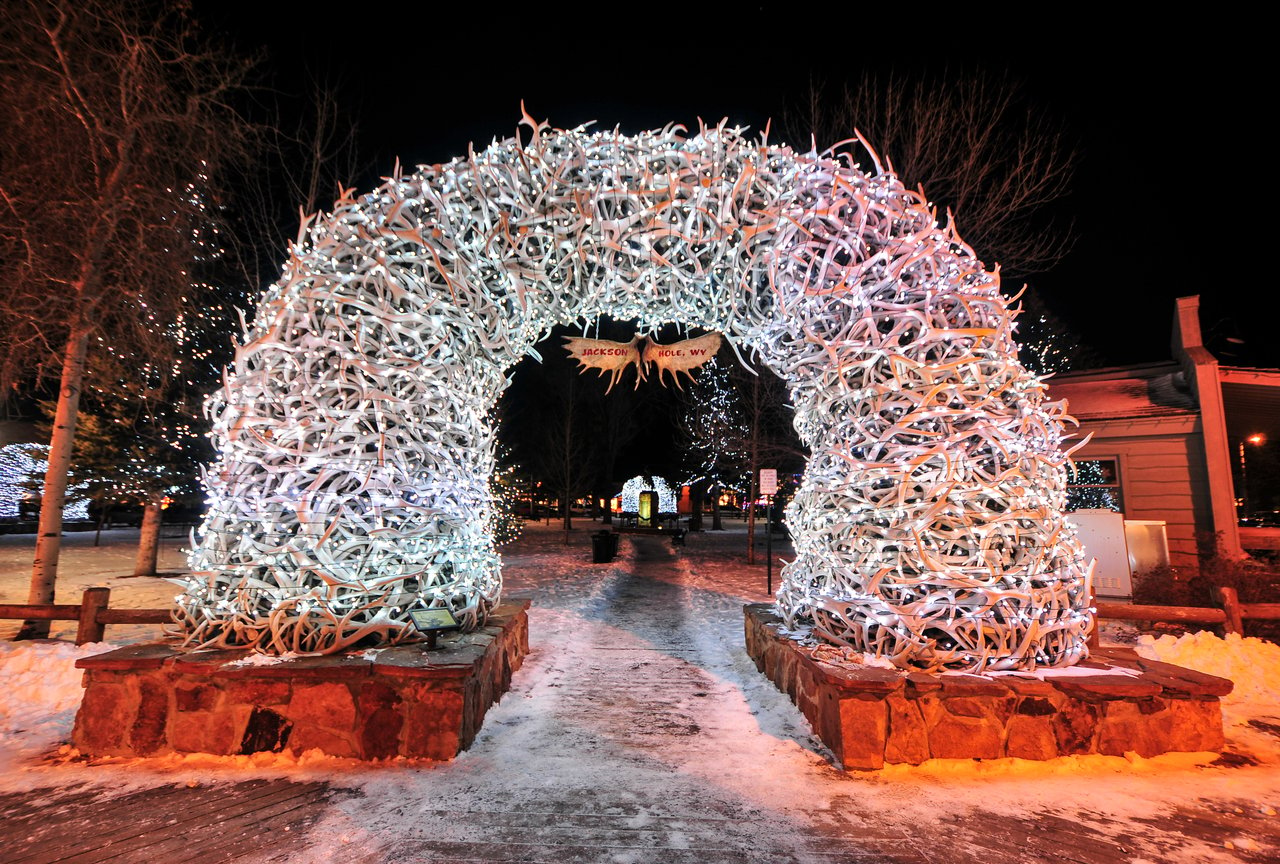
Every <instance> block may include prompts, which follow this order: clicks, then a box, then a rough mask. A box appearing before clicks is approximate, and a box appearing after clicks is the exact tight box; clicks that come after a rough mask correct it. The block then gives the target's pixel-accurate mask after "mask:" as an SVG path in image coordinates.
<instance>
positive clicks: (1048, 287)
mask: <svg viewBox="0 0 1280 864" xmlns="http://www.w3.org/2000/svg"><path fill="white" fill-rule="evenodd" d="M307 8H308V7H304V6H301V5H300V4H276V5H273V6H271V7H270V8H269V9H267V10H264V9H263V8H262V6H261V4H256V5H253V6H251V5H250V4H248V3H244V2H240V0H233V2H228V3H221V2H220V3H218V4H213V3H211V2H209V3H198V4H197V13H198V14H199V15H201V16H203V20H204V23H205V24H206V25H213V27H214V29H216V30H217V31H218V32H220V33H221V34H223V35H224V36H225V37H227V38H229V39H230V40H232V41H233V42H234V43H235V44H236V45H237V47H238V48H240V49H241V50H243V51H250V50H253V49H256V48H261V49H263V50H264V52H265V57H266V62H267V64H268V65H269V67H270V69H271V72H272V75H274V76H276V77H277V78H278V79H279V86H280V87H281V88H282V89H283V90H286V91H288V90H294V91H295V92H302V91H303V89H304V87H305V82H306V78H307V75H308V74H310V75H314V76H318V77H322V78H327V79H329V80H332V81H335V82H337V83H338V86H339V96H340V99H341V100H342V103H343V105H344V106H345V107H346V109H347V110H349V111H350V112H351V114H352V116H354V117H355V118H356V120H355V122H356V123H357V125H358V131H359V135H360V139H361V142H362V150H363V152H362V156H363V157H364V158H365V159H366V160H368V162H369V163H370V164H371V167H370V168H369V170H367V171H366V172H364V176H362V177H361V178H360V179H359V188H361V189H368V188H372V187H373V186H374V185H375V184H376V183H377V182H378V178H379V177H381V176H386V175H389V174H390V173H391V171H392V167H393V166H394V164H395V163H396V161H397V160H399V162H400V163H401V164H402V165H405V166H414V165H418V164H432V163H437V162H444V161H448V160H449V159H450V158H452V157H454V156H461V155H465V153H466V152H467V148H468V146H469V145H474V146H475V147H476V148H477V149H480V148H483V147H485V146H487V145H488V144H489V142H490V141H491V140H493V139H495V138H496V139H499V140H500V139H503V138H507V137H511V136H512V135H514V134H516V130H517V127H518V124H519V121H520V107H521V102H522V101H523V103H524V105H525V106H526V108H527V110H528V112H529V113H530V114H531V115H532V116H534V117H536V118H537V119H539V120H543V119H546V120H549V121H550V123H551V124H552V125H553V126H555V127H559V128H572V127H574V126H577V125H580V124H583V123H587V122H590V121H595V122H596V125H597V127H598V128H613V127H614V126H619V127H620V128H621V129H622V131H624V132H638V131H641V130H645V129H650V128H658V127H661V126H664V125H666V124H668V123H678V124H681V125H684V126H686V127H688V128H691V129H696V128H697V123H698V121H699V118H701V119H702V120H703V121H705V122H707V123H708V124H714V123H717V122H719V121H720V120H721V119H722V118H727V119H728V120H729V122H730V124H739V125H744V126H748V127H750V128H751V129H752V130H753V132H754V133H756V134H758V133H759V132H761V131H763V129H764V128H765V125H766V123H770V122H772V131H771V140H779V137H780V132H779V129H780V127H781V118H782V116H783V114H784V113H785V110H786V108H787V106H788V105H789V104H794V103H795V101H796V100H798V99H800V98H802V97H803V96H804V94H805V93H806V91H807V89H808V87H809V85H810V82H811V81H812V82H825V86H826V87H827V88H828V90H829V91H838V90H839V89H840V88H841V87H843V86H844V85H845V83H846V82H850V81H854V80H857V79H858V78H859V76H860V75H862V74H863V73H864V72H871V73H876V74H880V75H884V74H889V73H895V74H902V75H906V76H908V77H912V78H916V77H920V76H930V75H945V74H948V73H949V72H950V71H952V70H980V71H984V72H989V73H992V74H1005V73H1007V74H1008V75H1010V76H1011V77H1012V78H1014V79H1016V80H1018V81H1019V82H1021V83H1022V85H1023V86H1024V87H1025V89H1026V92H1027V94H1028V96H1029V98H1031V99H1032V100H1033V102H1034V104H1035V106H1036V108H1037V109H1038V110H1041V111H1043V112H1044V114H1045V115H1046V116H1048V117H1049V118H1051V119H1053V120H1056V121H1059V122H1061V123H1062V124H1063V125H1064V126H1065V127H1066V128H1067V130H1068V131H1069V134H1070V135H1071V136H1072V137H1074V138H1075V140H1076V141H1077V142H1078V145H1079V160H1078V163H1077V168H1076V178H1075V182H1074V184H1073V191H1072V193H1071V195H1070V196H1069V197H1068V198H1067V199H1066V200H1065V201H1063V202H1062V203H1061V205H1060V206H1058V207H1057V208H1056V210H1055V215H1056V216H1057V217H1058V218H1061V219H1063V220H1067V221H1070V222H1072V223H1074V225H1075V226H1076V231H1075V245H1074V248H1073V249H1072V250H1071V251H1070V252H1069V253H1068V254H1067V256H1066V257H1065V258H1064V259H1063V260H1062V261H1060V262H1059V263H1058V264H1057V265H1056V266H1054V267H1052V269H1050V270H1049V271H1048V272H1044V273H1038V274H1033V275H1031V276H1030V277H1028V278H1027V279H1026V280H1025V281H1026V282H1027V283H1029V284H1030V286H1031V287H1032V288H1033V289H1034V290H1036V291H1037V292H1038V293H1040V294H1041V296H1042V297H1043V298H1044V299H1045V301H1046V302H1047V303H1048V305H1049V306H1050V308H1051V309H1052V310H1053V311H1054V312H1055V313H1057V314H1058V315H1059V316H1060V317H1061V318H1062V319H1063V320H1064V321H1065V322H1066V323H1067V324H1068V325H1069V326H1070V327H1071V328H1073V329H1074V330H1075V331H1076V332H1078V333H1079V334H1080V336H1081V337H1082V338H1083V339H1084V340H1085V341H1086V342H1087V343H1088V344H1090V345H1091V346H1092V347H1093V348H1094V349H1095V350H1097V352H1098V353H1099V355H1101V357H1102V360H1103V363H1104V364H1105V365H1118V364H1128V363H1141V362H1158V361H1161V360H1165V359H1168V358H1169V356H1170V352H1169V344H1168V343H1169V335H1170V323H1171V321H1172V316H1173V306H1174V303H1173V301H1174V298H1176V297H1181V296H1188V295H1192V294H1198V295H1200V297H1201V305H1202V323H1203V327H1204V330H1205V334H1206V338H1207V339H1209V338H1213V339H1216V340H1217V343H1216V347H1218V348H1222V347H1225V346H1228V345H1232V346H1235V349H1236V354H1235V355H1234V356H1231V355H1224V356H1221V359H1222V361H1223V362H1224V363H1226V364H1228V365H1253V366H1269V367H1277V366H1280V340H1274V339H1272V338H1271V337H1270V335H1269V330H1270V319H1271V318H1272V317H1273V315H1274V312H1275V304H1274V302H1268V303H1267V305H1266V306H1265V307H1259V306H1258V305H1257V304H1258V303H1259V302H1260V300H1261V298H1259V297H1258V296H1257V295H1258V291H1257V290H1254V291H1253V292H1251V293H1250V292H1247V291H1245V290H1243V289H1241V288H1239V287H1237V286H1236V284H1235V279H1236V278H1238V277H1236V276H1235V275H1234V274H1230V273H1229V272H1228V271H1226V270H1225V268H1224V267H1222V265H1221V264H1219V265H1218V266H1217V267H1210V266H1209V265H1208V264H1207V263H1206V262H1205V261H1204V260H1202V258H1207V257H1208V252H1209V249H1208V248H1207V247H1208V245H1209V243H1213V244H1215V245H1222V244H1228V246H1229V244H1230V242H1231V241H1230V240H1229V239H1228V238H1227V237H1225V236H1221V235H1220V232H1221V230H1222V229H1223V228H1225V227H1226V226H1228V225H1230V226H1232V227H1233V228H1234V226H1235V225H1236V224H1237V221H1238V217H1236V215H1235V214H1234V213H1233V212H1231V211H1230V209H1229V208H1232V207H1235V206H1237V205H1236V204H1235V202H1234V201H1233V200H1231V199H1230V198H1229V197H1226V196H1223V197H1221V198H1220V197H1219V196H1217V194H1216V189H1214V188H1210V187H1216V186H1219V185H1221V184H1223V183H1226V184H1227V185H1228V186H1230V185H1233V184H1236V183H1239V182H1240V181H1238V180H1235V179H1234V178H1235V177H1236V176H1237V175H1239V174H1243V173H1245V172H1244V171H1243V170H1242V169H1241V168H1239V167H1236V166H1250V165H1254V164H1258V160H1259V159H1260V158H1261V155H1260V153H1255V152H1254V150H1255V149H1256V144H1255V143H1254V137H1255V136H1253V134H1252V129H1251V126H1250V125H1249V123H1250V116H1249V115H1248V114H1247V113H1243V112H1235V111H1232V110H1230V109H1229V102H1228V95H1227V94H1230V93H1231V92H1233V91H1235V90H1236V89H1238V87H1237V85H1236V84H1235V82H1233V81H1232V76H1233V73H1234V72H1235V71H1236V69H1235V67H1236V65H1237V64H1240V65H1243V61H1237V60H1235V59H1234V58H1230V57H1229V54H1228V51H1227V49H1226V47H1225V46H1226V45H1227V42H1228V40H1227V39H1226V38H1224V37H1220V36H1218V35H1217V34H1215V33H1214V32H1213V31H1214V26H1213V25H1212V24H1204V23H1203V22H1197V23H1196V24H1195V25H1194V28H1195V29H1194V30H1193V25H1192V24H1191V23H1190V22H1168V21H1166V22H1162V24H1161V27H1162V28H1163V29H1162V32H1161V35H1159V36H1157V35H1156V34H1155V33H1154V32H1153V31H1151V30H1150V29H1149V28H1147V27H1146V26H1145V25H1142V24H1140V23H1135V24H1131V25H1122V24H1118V23H1117V22H1114V21H1108V22H1107V23H1106V26H1105V27H1104V26H1101V25H1100V24H1099V23H1098V22H1094V21H1089V20H1080V21H1063V22H1056V23H1055V26H1054V28H1053V30H1052V32H1048V33H1047V32H1045V31H1044V30H1043V29H1042V28H1032V27H1030V26H1025V25H1021V24H1018V23H1009V22H999V23H996V22H992V21H983V20H968V21H954V22H953V21H948V22H947V24H946V27H945V28H942V27H940V26H938V25H937V24H934V23H932V22H930V24H929V26H927V27H915V28H913V27H912V26H911V25H910V24H904V25H903V27H904V29H905V30H906V31H907V32H904V33H902V34H900V35H899V36H896V37H891V36H888V35H885V36H874V37H873V36H872V33H871V32H869V31H873V32H877V33H878V32H883V31H885V30H887V29H888V28H886V27H885V26H884V25H872V24H870V23H869V22H866V21H862V20H858V19H855V18H854V17H853V16H851V15H850V14H849V13H847V12H844V11H840V10H830V9H825V8H824V9H821V11H820V13H819V12H817V11H815V12H812V13H805V12H800V13H796V12H795V11H794V7H792V6H780V5H778V4H768V3H765V4H756V5H754V6H753V7H751V9H749V10H747V11H742V10H739V9H736V8H735V9H733V11H720V10H715V9H712V10H706V9H705V8H703V9H700V10H698V11H688V10H680V12H679V14H678V15H677V16H675V17H674V18H673V19H672V20H670V21H668V20H666V19H664V18H662V17H661V16H658V15H655V14H648V15H646V16H640V19H638V20H637V24H636V26H635V27H634V28H632V29H630V30H628V29H627V28H625V27H623V26H620V25H614V24H612V23H609V22H605V21H597V20H596V19H594V18H592V17H591V13H590V12H580V13H577V14H575V13H574V11H573V10H559V11H557V12H556V13H555V16H554V17H553V18H549V19H538V20H520V21H512V20H508V19H503V18H498V17H483V16H480V15H475V14H464V13H461V12H456V11H455V12H432V13H431V14H430V15H428V16H421V17H411V18H407V19H406V18H404V17H400V16H393V15H385V16H379V17H372V16H361V15H358V14H357V15H352V16H349V17H348V18H346V19H344V20H343V22H342V26H341V32H340V35H339V36H337V37H336V38H335V36H334V33H335V30H334V25H333V21H332V19H331V18H328V17H324V18H317V17H314V16H310V15H308V14H306V12H305V10H306V9H307ZM293 9H297V10H300V11H299V14H297V15H289V12H290V10H293ZM641 19H642V20H641ZM944 30H945V32H942V31H944ZM832 34H835V35H834V36H833V35H832ZM1233 38H1235V37H1233ZM842 39H844V40H845V41H842ZM846 44H847V47H846ZM446 52H447V53H446ZM467 52H471V53H472V54H473V55H474V57H475V61H474V63H473V64H472V65H471V66H464V65H462V64H461V63H460V62H459V61H458V60H457V59H454V58H455V57H456V56H458V55H459V54H461V55H462V56H466V55H467ZM1206 91H1208V92H1213V93H1218V92H1220V93H1222V94H1223V95H1222V96H1221V97H1220V98H1221V105H1220V107H1221V108H1222V109H1223V110H1221V111H1219V112H1217V113H1206V112H1198V114H1197V116H1212V120H1213V124H1214V125H1213V128H1212V138H1211V139H1210V138H1209V136H1208V132H1207V130H1202V129H1196V128H1192V127H1189V126H1188V125H1187V118H1188V116H1189V114H1190V112H1189V110H1188V107H1189V100H1190V99H1193V98H1197V97H1194V96H1193V95H1192V94H1197V93H1203V92H1206ZM1217 142H1229V143H1230V145H1231V146H1230V147H1225V148H1217V146H1216V145H1217ZM789 143H791V144H793V145H794V146H797V147H803V148H805V149H807V146H808V142H796V141H792V142H789ZM872 143H873V145H874V143H875V142H872ZM1210 148H1215V149H1214V152H1213V153H1212V154H1211V153H1210V152H1209V151H1210ZM885 155H887V156H889V157H890V158H892V154H891V153H890V154H885ZM1206 163H1208V164H1206ZM1210 169H1212V170H1210ZM1216 175H1223V177H1224V179H1219V178H1218V177H1217V176H1216ZM1225 178H1231V179H1225ZM926 191H927V190H926ZM1196 220H1204V225H1203V226H1200V225H1197V224H1195V221H1196ZM959 227H960V230H961V234H962V235H963V233H964V224H963V216H961V217H960V219H959ZM1202 234H1203V235H1204V236H1205V238H1206V240H1207V241H1208V242H1206V243H1204V245H1205V246H1206V249H1205V250H1204V251H1202V250H1201V248H1200V247H1201V245H1202V241H1201V239H1200V237H1201V235H1202ZM1237 242H1239V241H1237ZM1245 242H1246V243H1247V240H1246V241H1245ZM1229 248H1231V249H1232V250H1233V251H1232V252H1231V253H1229V254H1241V253H1243V252H1245V249H1244V248H1239V247H1229ZM975 251H977V252H978V254H979V257H982V250H981V249H978V250H975ZM984 260H985V259H984ZM990 263H991V262H988V264H990ZM1223 263H1224V264H1225V263H1226V261H1225V260H1224V261H1223ZM1224 277H1226V279H1224ZM1227 280H1230V281H1227ZM1022 281H1023V280H1017V281H1007V282H1006V284H1005V287H1006V291H1007V293H1010V294H1012V293H1016V292H1017V290H1018V289H1019V288H1020V287H1021V283H1022ZM1243 298H1247V300H1248V303H1247V304H1246V303H1244V302H1242V299H1243ZM1227 337H1230V338H1234V339H1243V340H1244V341H1243V346H1242V347H1241V345H1240V343H1235V342H1231V343H1229V342H1227V341H1226V339H1227Z"/></svg>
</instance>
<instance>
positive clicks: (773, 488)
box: [760, 468, 778, 495]
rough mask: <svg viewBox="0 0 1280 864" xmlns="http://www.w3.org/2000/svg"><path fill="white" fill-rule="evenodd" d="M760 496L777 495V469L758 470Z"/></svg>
mask: <svg viewBox="0 0 1280 864" xmlns="http://www.w3.org/2000/svg"><path fill="white" fill-rule="evenodd" d="M760 494H761V495H776V494H778V469H777V468H761V469H760Z"/></svg>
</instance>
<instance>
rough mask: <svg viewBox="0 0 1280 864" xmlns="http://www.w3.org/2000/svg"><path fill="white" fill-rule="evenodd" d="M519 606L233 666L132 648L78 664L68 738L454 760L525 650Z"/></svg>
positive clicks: (224, 659)
mask: <svg viewBox="0 0 1280 864" xmlns="http://www.w3.org/2000/svg"><path fill="white" fill-rule="evenodd" d="M528 607H529V601H528V600H515V601H509V602H507V603H505V604H503V605H502V606H499V607H498V608H497V609H495V610H494V612H493V614H492V615H490V617H489V620H488V623H487V625H486V626H485V627H482V628H480V629H479V630H476V631H474V632H472V633H465V634H458V633H455V634H449V635H447V636H442V637H441V638H440V640H439V647H438V648H437V649H436V650H433V651H426V650H425V649H424V647H423V646H422V645H405V646H400V647H396V648H387V649H383V650H380V651H370V652H364V653H362V652H353V653H349V654H332V655H327V656H317V657H301V658H297V659H292V660H287V661H283V662H277V663H268V664H264V665H255V664H251V663H246V664H242V665H232V664H233V663H234V661H237V660H241V659H242V658H245V657H246V656H247V653H248V652H246V651H197V652H183V651H180V650H178V649H177V648H175V647H173V646H172V645H170V644H164V643H151V644H146V645H133V646H129V647H126V648H120V649H118V650H115V651H109V652H107V653H105V654H98V655H96V656H93V657H86V658H84V659H82V660H79V661H77V662H76V666H77V667H79V668H81V669H83V670H84V673H85V674H84V686H85V694H84V700H83V701H82V702H81V704H80V711H79V712H78V713H77V714H76V723H75V731H74V733H73V738H72V740H73V742H74V744H75V746H76V747H77V748H78V749H79V750H80V752H81V753H84V754H87V755H91V756H151V755H159V754H163V753H172V752H179V753H213V754H219V755H232V754H238V753H256V752H262V751H280V750H289V751H293V752H297V753H301V752H303V751H306V750H313V749H315V750H320V751H321V752H323V753H326V754H329V755H331V756H345V757H353V758H356V759H385V758H388V757H394V756H406V757H411V758H422V759H437V760H445V759H452V758H453V757H454V756H456V755H457V754H458V753H459V752H461V751H462V750H465V749H466V748H467V747H468V746H470V744H471V742H472V740H473V739H474V738H475V736H476V733H477V732H478V731H479V730H480V724H481V723H482V722H483V721H484V715H485V712H486V711H487V710H488V708H489V706H490V705H492V704H493V703H495V702H497V701H498V700H499V699H500V698H501V697H502V694H503V693H505V692H506V691H507V689H508V688H509V687H510V685H511V676H512V673H513V672H515V670H517V669H519V668H520V665H521V663H522V662H523V660H524V656H525V654H527V653H528V651H529V627H528V614H527V612H526V610H527V609H528Z"/></svg>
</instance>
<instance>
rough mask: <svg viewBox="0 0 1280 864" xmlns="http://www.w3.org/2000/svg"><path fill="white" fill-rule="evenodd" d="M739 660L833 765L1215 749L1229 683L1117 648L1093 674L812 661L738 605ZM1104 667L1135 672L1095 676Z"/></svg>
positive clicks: (752, 609) (773, 619) (1099, 658)
mask: <svg viewBox="0 0 1280 864" xmlns="http://www.w3.org/2000/svg"><path fill="white" fill-rule="evenodd" d="M745 612H746V638H747V653H748V654H750V656H751V659H752V660H754V661H755V664H756V668H757V669H759V670H760V671H761V672H763V673H764V675H765V676H766V677H767V678H769V680H770V681H772V682H773V683H774V684H775V685H777V687H778V689H779V690H782V691H783V692H785V693H787V694H788V695H789V696H790V697H791V700H792V701H793V702H794V703H795V704H796V706H797V707H798V708H799V709H800V711H801V712H802V713H803V714H804V715H805V717H807V718H808V720H809V723H810V724H811V725H812V727H813V730H814V732H815V733H816V734H817V736H818V737H819V738H820V739H821V740H822V743H823V744H825V745H826V746H827V747H828V748H829V749H830V750H831V752H832V753H834V754H835V757H836V759H837V760H839V762H840V764H841V765H843V766H844V767H845V768H857V769H875V768H881V767H883V766H884V764H885V763H886V762H889V763H893V762H905V763H908V764H912V765H918V764H920V763H921V762H923V761H925V760H926V759H930V758H953V759H954V758H960V759H967V758H977V759H995V758H999V757H1002V756H1015V757H1018V758H1021V759H1052V758H1054V757H1055V756H1069V755H1074V754H1080V753H1103V754H1108V755H1116V756H1120V755H1124V754H1125V753H1128V752H1134V753H1137V754H1138V755H1140V756H1155V755H1158V754H1160V753H1167V752H1170V751H1187V752H1200V751H1206V750H1208V751H1218V750H1221V749H1222V744H1223V737H1222V708H1221V705H1220V704H1219V702H1218V698H1219V697H1220V696H1225V695H1226V694H1228V693H1230V692H1231V688H1232V686H1233V685H1232V683H1231V682H1230V681H1228V680H1227V679H1225V678H1216V677H1214V676H1212V675H1205V674H1203V673H1200V672H1195V671H1192V670H1190V669H1183V668H1181V667H1179V666H1172V665H1170V664H1168V663H1160V662H1157V661H1154V660H1146V659H1143V658H1141V657H1138V655H1136V654H1134V653H1133V652H1132V651H1128V650H1126V649H1103V650H1100V651H1099V650H1095V651H1094V653H1093V657H1091V658H1090V659H1089V660H1086V661H1085V662H1084V663H1083V664H1081V666H1082V667H1084V668H1085V669H1096V670H1097V674H1092V675H1090V674H1083V675H1072V676H1069V677H1067V676H1063V677H1053V676H1049V678H1048V680H1045V681H1041V680H1037V679H1035V678H1031V677H1016V676H1011V675H997V676H984V675H961V674H942V675H934V674H926V673H923V672H909V673H904V672H900V671H898V670H892V669H877V668H871V667H865V666H864V667H853V668H850V667H846V666H835V665H832V664H829V663H824V662H821V661H819V660H815V659H814V658H813V657H812V656H810V655H809V654H808V653H806V652H805V651H804V650H803V649H802V648H801V647H800V646H798V645H797V644H796V643H795V642H794V641H793V640H791V639H788V638H786V637H784V636H780V635H779V634H778V626H779V624H780V623H781V622H780V620H779V619H778V617H777V616H776V615H775V614H774V613H773V611H772V606H769V605H766V604H752V605H749V606H747V607H745ZM1112 667H1123V668H1127V669H1131V670H1135V671H1137V672H1138V674H1137V675H1136V676H1134V675H1125V674H1107V670H1108V669H1110V668H1112Z"/></svg>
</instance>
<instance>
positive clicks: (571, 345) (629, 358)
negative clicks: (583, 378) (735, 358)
mask: <svg viewBox="0 0 1280 864" xmlns="http://www.w3.org/2000/svg"><path fill="white" fill-rule="evenodd" d="M720 342H721V340H720V335H719V334H717V333H707V334H706V335H703V336H698V337H697V338H695V339H684V340H682V341H680V342H674V343H672V344H670V345H663V344H662V343H660V342H654V341H653V340H652V339H647V338H645V337H643V336H637V337H636V338H634V339H632V340H631V341H630V342H610V341H609V340H607V339H586V338H583V337H579V336H566V337H565V339H564V344H565V348H567V349H568V351H569V356H570V357H572V358H573V359H575V360H577V361H578V363H579V364H581V366H582V368H583V369H598V370H600V374H601V375H603V374H604V373H606V372H608V373H609V386H608V387H607V388H605V391H604V392H605V393H608V392H609V391H610V390H612V389H613V385H614V384H617V383H618V379H620V378H621V377H622V373H624V372H626V371H627V370H628V369H629V368H631V367H632V366H634V367H635V368H636V386H639V384H640V382H641V381H643V380H645V378H646V377H648V368H649V366H650V365H651V364H652V365H653V366H656V367H657V369H658V381H659V383H661V382H662V375H663V373H664V372H665V373H669V374H670V375H671V381H672V383H673V384H675V385H676V387H680V373H682V372H683V373H684V374H685V375H686V376H688V377H689V378H690V379H692V378H693V372H694V370H695V369H699V368H701V367H702V366H704V365H706V364H707V363H709V362H710V361H711V360H712V359H713V358H714V357H715V356H716V352H717V351H719V350H720Z"/></svg>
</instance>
